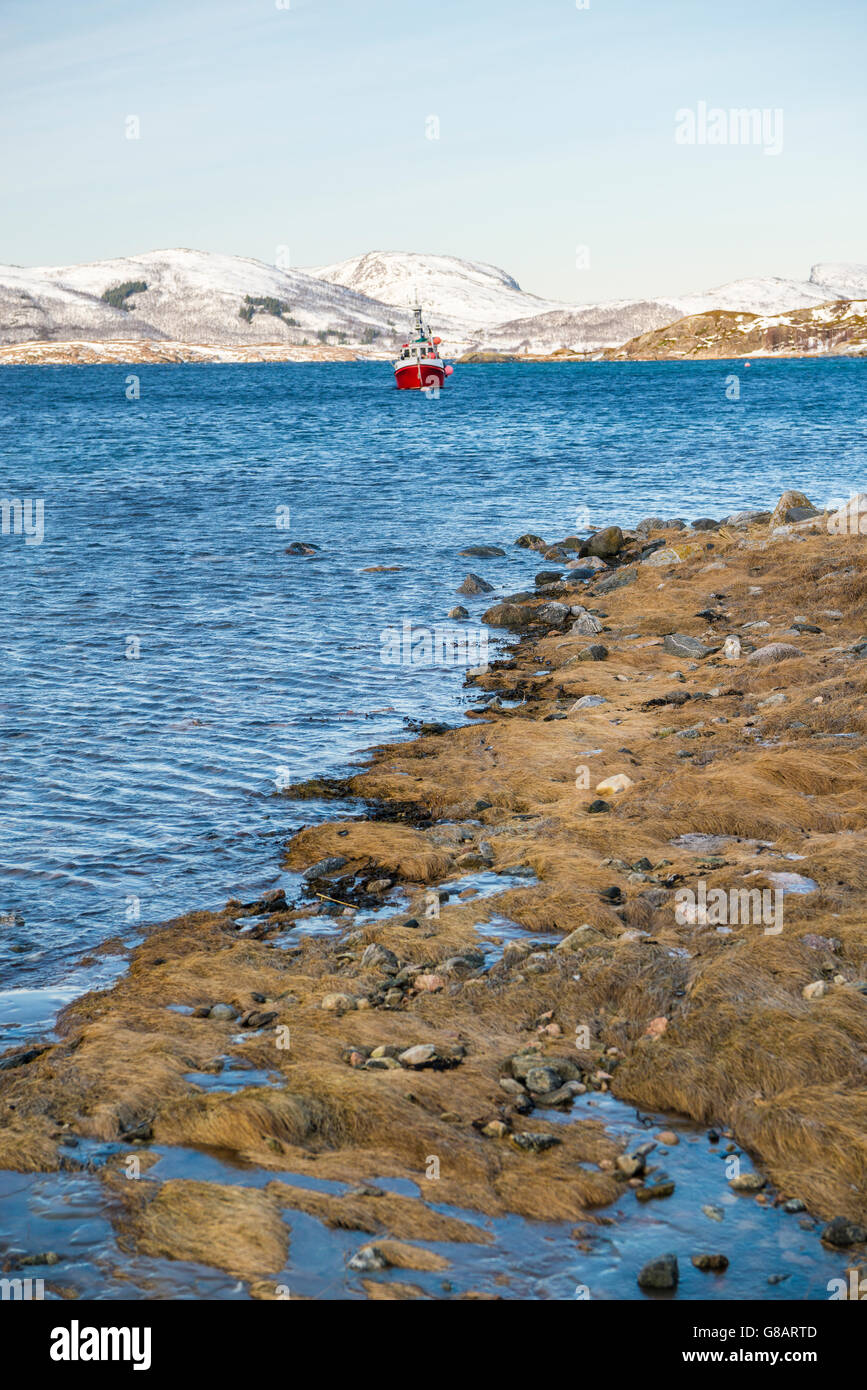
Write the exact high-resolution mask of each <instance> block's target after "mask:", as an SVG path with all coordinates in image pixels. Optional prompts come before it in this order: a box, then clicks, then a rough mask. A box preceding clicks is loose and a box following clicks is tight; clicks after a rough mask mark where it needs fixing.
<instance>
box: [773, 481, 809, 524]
mask: <svg viewBox="0 0 867 1390" xmlns="http://www.w3.org/2000/svg"><path fill="white" fill-rule="evenodd" d="M810 516H818V512H817V511H816V508H815V507H814V506H813V504H812V502H811V501H810V499H809V497H807V496H806V495H805V494H804V493H803V492H796V491H795V490H794V489H792V488H790V489H789V491H788V492H784V493H783V495H782V497H781V498H780V500H779V502H778V503H777V505H776V506H775V507H774V510H773V512H772V513H771V526H785V525H787V524H790V523H791V522H793V521H804V520H805V519H806V518H807V517H810Z"/></svg>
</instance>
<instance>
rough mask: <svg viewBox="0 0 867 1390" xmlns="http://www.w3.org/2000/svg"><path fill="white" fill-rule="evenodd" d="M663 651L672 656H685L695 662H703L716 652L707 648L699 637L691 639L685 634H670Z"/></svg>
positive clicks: (664, 641) (663, 644)
mask: <svg viewBox="0 0 867 1390" xmlns="http://www.w3.org/2000/svg"><path fill="white" fill-rule="evenodd" d="M662 649H663V651H666V652H669V653H670V654H671V655H672V656H685V657H689V658H690V659H691V660H693V661H701V660H702V659H703V658H704V657H706V656H710V654H711V652H712V651H713V650H714V649H713V647H706V646H705V644H704V642H701V641H699V639H698V638H697V637H690V636H689V634H688V633H685V632H670V633H669V634H668V636H667V637H666V638H665V639H664V640H663V643H662Z"/></svg>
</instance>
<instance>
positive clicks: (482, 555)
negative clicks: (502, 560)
mask: <svg viewBox="0 0 867 1390" xmlns="http://www.w3.org/2000/svg"><path fill="white" fill-rule="evenodd" d="M505 553H506V552H505V550H501V549H500V547H499V546H498V545H468V546H467V548H466V550H462V551H461V555H465V556H466V557H467V558H468V559H473V560H493V559H495V558H496V557H497V556H499V555H505Z"/></svg>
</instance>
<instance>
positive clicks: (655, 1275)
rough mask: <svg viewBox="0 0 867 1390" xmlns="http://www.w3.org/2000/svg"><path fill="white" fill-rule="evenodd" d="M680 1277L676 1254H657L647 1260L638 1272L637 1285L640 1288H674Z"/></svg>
mask: <svg viewBox="0 0 867 1390" xmlns="http://www.w3.org/2000/svg"><path fill="white" fill-rule="evenodd" d="M679 1277H680V1270H679V1269H678V1266H677V1256H676V1255H671V1254H669V1255H657V1257H656V1259H655V1260H648V1262H647V1264H646V1265H645V1266H644V1267H643V1269H641V1270H639V1273H638V1286H639V1288H642V1289H676V1288H677V1281H678V1279H679Z"/></svg>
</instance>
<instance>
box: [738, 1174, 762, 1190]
mask: <svg viewBox="0 0 867 1390" xmlns="http://www.w3.org/2000/svg"><path fill="white" fill-rule="evenodd" d="M767 1183H768V1180H767V1178H763V1177H762V1175H761V1173H739V1174H738V1176H737V1177H736V1178H730V1179H729V1187H730V1188H731V1189H732V1191H733V1192H761V1190H762V1188H763V1187H767Z"/></svg>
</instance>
